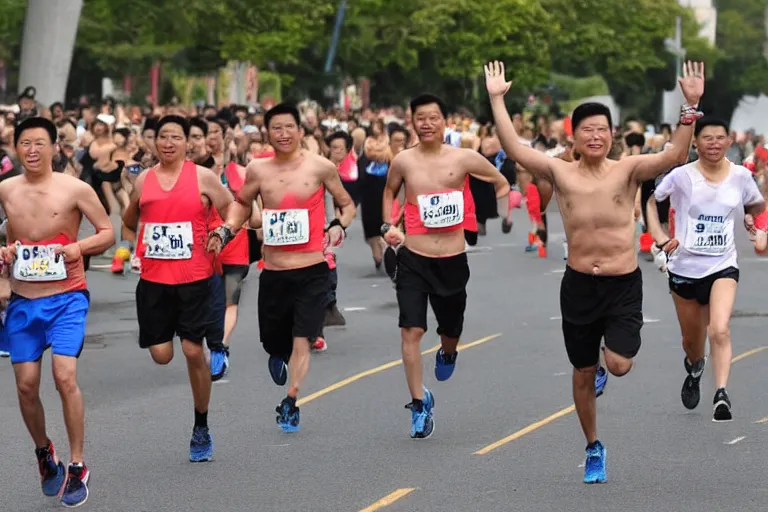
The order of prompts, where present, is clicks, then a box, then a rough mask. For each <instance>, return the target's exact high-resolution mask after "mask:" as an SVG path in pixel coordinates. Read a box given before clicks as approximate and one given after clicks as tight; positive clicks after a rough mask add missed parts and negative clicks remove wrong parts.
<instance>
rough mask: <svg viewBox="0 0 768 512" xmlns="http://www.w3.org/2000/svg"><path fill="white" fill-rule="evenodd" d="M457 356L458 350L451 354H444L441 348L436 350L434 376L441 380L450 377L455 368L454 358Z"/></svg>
mask: <svg viewBox="0 0 768 512" xmlns="http://www.w3.org/2000/svg"><path fill="white" fill-rule="evenodd" d="M458 356H459V352H458V351H456V352H454V353H453V354H451V355H446V353H445V352H443V349H442V348H441V349H440V350H438V351H437V354H435V378H436V379H437V380H439V381H441V382H442V381H444V380H448V379H450V378H451V375H453V370H454V369H456V358H457V357H458Z"/></svg>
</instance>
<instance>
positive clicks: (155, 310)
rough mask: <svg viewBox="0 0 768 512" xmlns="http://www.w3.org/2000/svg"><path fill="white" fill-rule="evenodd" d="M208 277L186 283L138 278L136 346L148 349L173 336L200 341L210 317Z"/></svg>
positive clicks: (171, 339) (195, 341)
mask: <svg viewBox="0 0 768 512" xmlns="http://www.w3.org/2000/svg"><path fill="white" fill-rule="evenodd" d="M210 298H211V287H210V279H203V280H201V281H195V282H193V283H186V284H161V283H153V282H151V281H145V280H144V279H139V284H138V285H136V316H137V317H138V320H139V346H140V347H141V348H149V347H152V346H155V345H160V344H162V343H166V342H168V341H173V337H174V335H178V337H179V338H181V339H182V340H187V341H191V342H193V343H202V342H203V339H204V338H205V335H206V332H207V329H208V322H209V319H210V311H209V305H210Z"/></svg>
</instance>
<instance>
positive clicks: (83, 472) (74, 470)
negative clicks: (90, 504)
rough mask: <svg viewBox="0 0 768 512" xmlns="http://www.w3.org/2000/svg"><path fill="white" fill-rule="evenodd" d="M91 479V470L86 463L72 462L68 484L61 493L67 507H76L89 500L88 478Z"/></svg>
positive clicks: (62, 502)
mask: <svg viewBox="0 0 768 512" xmlns="http://www.w3.org/2000/svg"><path fill="white" fill-rule="evenodd" d="M90 479H91V472H90V471H88V468H87V467H85V464H70V465H69V472H68V473H67V486H66V487H65V488H64V493H63V494H62V495H61V504H62V505H64V506H65V507H67V508H75V507H79V506H80V505H82V504H83V503H85V502H86V501H88V480H90Z"/></svg>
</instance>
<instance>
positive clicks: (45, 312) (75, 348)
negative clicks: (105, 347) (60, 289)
mask: <svg viewBox="0 0 768 512" xmlns="http://www.w3.org/2000/svg"><path fill="white" fill-rule="evenodd" d="M89 304H90V295H89V293H88V291H87V290H83V291H74V292H67V293H60V294H57V295H51V296H49V297H40V298H38V299H27V298H24V297H21V296H19V295H16V294H13V295H11V300H10V301H9V303H8V309H7V310H6V312H5V335H4V336H3V337H4V341H5V346H6V350H7V351H8V352H10V353H11V363H13V364H17V363H31V362H34V361H39V360H40V358H42V357H43V352H45V351H46V350H47V349H48V348H49V347H51V348H52V352H53V354H54V355H57V356H69V357H80V352H82V351H83V343H84V342H85V318H86V316H87V315H88V306H89Z"/></svg>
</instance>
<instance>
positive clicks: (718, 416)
mask: <svg viewBox="0 0 768 512" xmlns="http://www.w3.org/2000/svg"><path fill="white" fill-rule="evenodd" d="M714 402H715V412H714V415H713V416H712V421H717V422H720V421H731V420H732V419H733V416H731V399H730V398H728V392H726V391H725V388H720V389H718V390H717V391H715V400H714Z"/></svg>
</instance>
